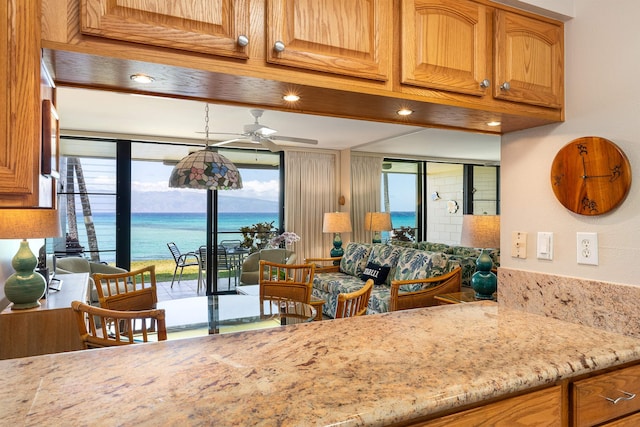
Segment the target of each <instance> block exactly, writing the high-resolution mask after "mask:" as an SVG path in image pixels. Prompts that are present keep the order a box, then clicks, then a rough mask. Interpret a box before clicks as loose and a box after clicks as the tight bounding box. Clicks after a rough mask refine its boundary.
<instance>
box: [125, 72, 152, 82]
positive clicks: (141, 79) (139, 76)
mask: <svg viewBox="0 0 640 427" xmlns="http://www.w3.org/2000/svg"><path fill="white" fill-rule="evenodd" d="M129 78H130V79H131V80H133V81H134V82H136V83H151V82H153V81H154V80H155V79H154V78H153V77H151V76H148V75H146V74H140V73H138V74H132V75H131V76H129Z"/></svg>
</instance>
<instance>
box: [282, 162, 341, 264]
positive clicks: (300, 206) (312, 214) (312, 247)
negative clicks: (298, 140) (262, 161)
mask: <svg viewBox="0 0 640 427" xmlns="http://www.w3.org/2000/svg"><path fill="white" fill-rule="evenodd" d="M336 156H337V154H326V153H309V152H298V151H287V152H285V160H284V175H285V180H284V185H285V202H284V226H285V231H292V232H294V233H296V234H297V235H298V236H300V241H298V242H297V243H295V244H294V245H293V248H292V249H293V250H294V251H295V252H296V258H297V261H296V263H299V264H301V263H302V262H303V261H304V259H305V258H311V257H315V258H317V257H328V256H329V250H330V249H331V247H332V241H333V236H332V235H328V234H324V233H323V232H322V219H323V217H324V213H325V212H334V211H335V210H336V205H337V202H338V195H337V190H336V173H337V171H336V168H337V166H336V165H337V160H336Z"/></svg>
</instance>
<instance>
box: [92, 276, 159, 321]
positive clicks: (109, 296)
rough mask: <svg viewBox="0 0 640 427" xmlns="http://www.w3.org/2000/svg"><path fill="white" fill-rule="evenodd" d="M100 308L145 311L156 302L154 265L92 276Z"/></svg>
mask: <svg viewBox="0 0 640 427" xmlns="http://www.w3.org/2000/svg"><path fill="white" fill-rule="evenodd" d="M93 280H94V281H95V283H96V291H97V293H98V301H99V302H100V307H102V308H108V309H112V310H146V309H152V308H155V305H156V303H157V302H158V291H157V286H156V270H155V265H149V266H147V267H144V268H140V269H138V270H132V271H129V272H124V273H116V274H100V273H96V274H94V275H93Z"/></svg>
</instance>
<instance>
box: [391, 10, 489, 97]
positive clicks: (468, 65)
mask: <svg viewBox="0 0 640 427" xmlns="http://www.w3.org/2000/svg"><path fill="white" fill-rule="evenodd" d="M401 14H402V67H401V68H402V76H401V79H402V83H404V84H411V85H415V86H421V87H427V88H431V89H441V90H448V91H453V92H458V93H464V94H469V95H477V96H482V95H484V94H485V92H486V91H487V88H486V87H483V85H482V82H483V80H485V79H489V78H490V77H491V76H490V75H489V70H488V63H489V59H488V57H487V52H488V48H487V34H488V29H487V15H486V7H485V6H484V5H481V4H478V3H474V2H472V1H465V0H460V1H456V2H452V1H450V0H408V1H404V2H402V12H401Z"/></svg>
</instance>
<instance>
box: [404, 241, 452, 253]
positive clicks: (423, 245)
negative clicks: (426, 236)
mask: <svg viewBox="0 0 640 427" xmlns="http://www.w3.org/2000/svg"><path fill="white" fill-rule="evenodd" d="M413 248H414V249H420V250H421V251H429V252H445V251H446V250H447V249H449V245H447V244H446V243H434V242H418V243H416V244H414V245H413Z"/></svg>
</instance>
